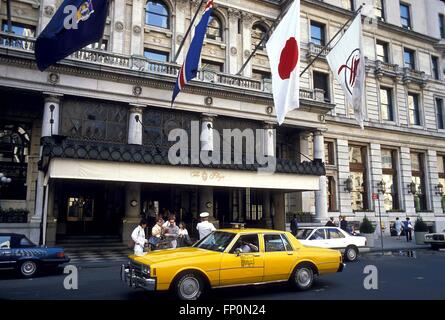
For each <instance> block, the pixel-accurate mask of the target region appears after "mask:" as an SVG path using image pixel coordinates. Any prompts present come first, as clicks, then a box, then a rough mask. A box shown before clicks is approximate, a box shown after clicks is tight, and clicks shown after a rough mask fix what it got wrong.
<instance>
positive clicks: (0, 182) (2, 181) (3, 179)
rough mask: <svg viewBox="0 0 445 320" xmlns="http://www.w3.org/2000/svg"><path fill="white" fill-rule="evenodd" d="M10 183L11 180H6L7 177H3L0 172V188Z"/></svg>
mask: <svg viewBox="0 0 445 320" xmlns="http://www.w3.org/2000/svg"><path fill="white" fill-rule="evenodd" d="M11 182H12V179H11V178H8V177H7V176H5V175H4V173H2V172H0V186H1V185H7V184H10V183H11Z"/></svg>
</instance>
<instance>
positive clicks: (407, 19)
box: [400, 2, 413, 29]
mask: <svg viewBox="0 0 445 320" xmlns="http://www.w3.org/2000/svg"><path fill="white" fill-rule="evenodd" d="M402 7H404V8H406V9H407V11H408V16H407V17H405V16H402ZM404 22H406V23H404ZM400 23H401V24H402V27H403V28H405V29H412V27H413V26H412V21H411V5H410V4H409V3H405V2H400Z"/></svg>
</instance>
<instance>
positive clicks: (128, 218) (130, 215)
mask: <svg viewBox="0 0 445 320" xmlns="http://www.w3.org/2000/svg"><path fill="white" fill-rule="evenodd" d="M140 202H141V184H140V183H128V184H127V185H126V186H125V217H124V219H123V220H122V242H124V243H127V242H128V241H129V240H130V237H131V233H132V232H133V230H134V228H136V226H137V225H138V224H139V221H140V218H141V216H140V214H141V204H140Z"/></svg>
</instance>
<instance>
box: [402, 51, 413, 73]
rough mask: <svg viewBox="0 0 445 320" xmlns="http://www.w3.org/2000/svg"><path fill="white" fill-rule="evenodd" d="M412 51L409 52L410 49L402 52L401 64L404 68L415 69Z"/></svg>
mask: <svg viewBox="0 0 445 320" xmlns="http://www.w3.org/2000/svg"><path fill="white" fill-rule="evenodd" d="M414 54H415V52H414V50H410V49H406V48H405V49H404V50H403V64H404V66H405V68H409V69H412V70H414V69H416V63H415V60H414Z"/></svg>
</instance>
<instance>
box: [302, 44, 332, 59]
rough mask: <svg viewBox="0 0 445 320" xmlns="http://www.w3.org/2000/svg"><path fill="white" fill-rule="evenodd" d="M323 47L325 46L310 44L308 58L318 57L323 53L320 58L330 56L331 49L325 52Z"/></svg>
mask: <svg viewBox="0 0 445 320" xmlns="http://www.w3.org/2000/svg"><path fill="white" fill-rule="evenodd" d="M323 47H324V46H322V45H319V44H315V43H313V42H309V52H308V56H317V55H318V54H319V53H320V52H321V55H320V57H323V58H324V57H326V56H327V55H328V54H329V52H330V51H331V49H330V48H325V49H324V50H323Z"/></svg>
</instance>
